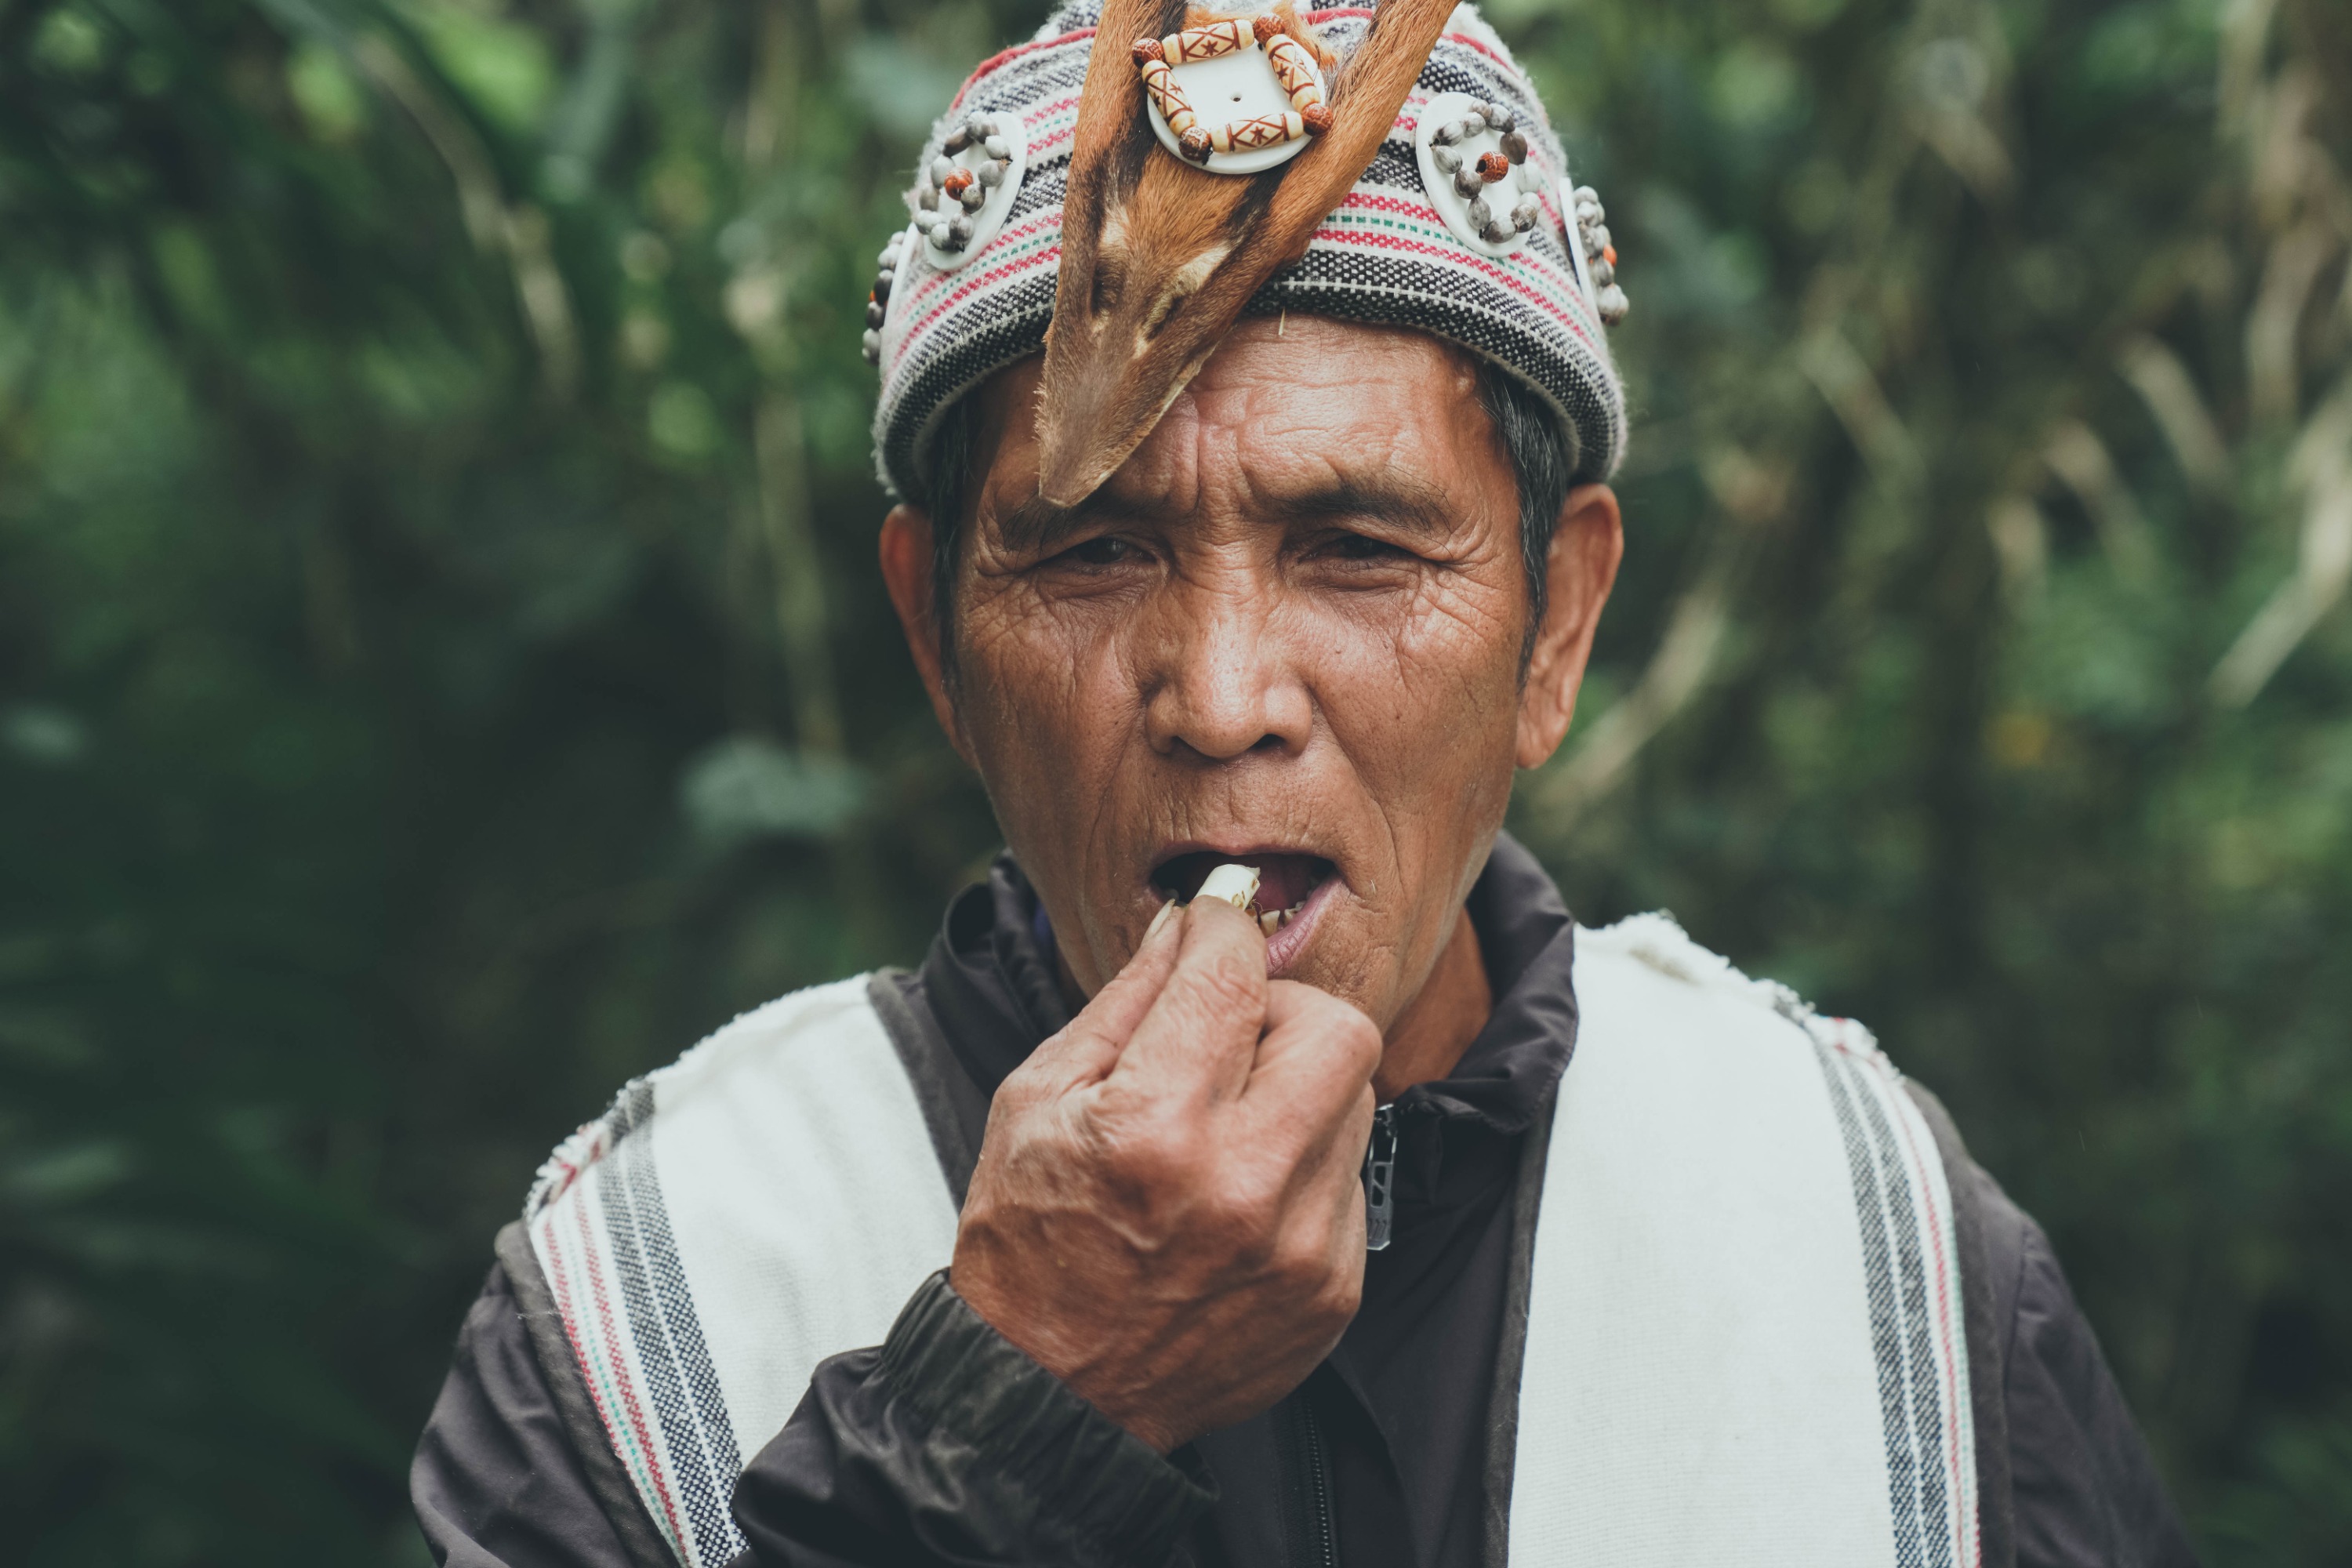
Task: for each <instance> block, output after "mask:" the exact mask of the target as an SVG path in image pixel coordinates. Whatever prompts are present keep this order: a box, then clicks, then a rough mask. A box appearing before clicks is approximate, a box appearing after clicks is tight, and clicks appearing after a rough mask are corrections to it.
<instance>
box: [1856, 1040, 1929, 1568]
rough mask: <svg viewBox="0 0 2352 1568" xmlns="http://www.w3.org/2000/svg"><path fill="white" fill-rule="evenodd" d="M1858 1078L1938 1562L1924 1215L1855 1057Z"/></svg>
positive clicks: (1925, 1511) (1924, 1507)
mask: <svg viewBox="0 0 2352 1568" xmlns="http://www.w3.org/2000/svg"><path fill="white" fill-rule="evenodd" d="M1847 1070H1848V1071H1849V1072H1851V1073H1852V1074H1853V1075H1854V1076H1855V1079H1856V1082H1855V1085H1854V1088H1855V1095H1854V1098H1855V1099H1856V1100H1858V1101H1859V1102H1860V1104H1861V1108H1862V1115H1863V1122H1864V1126H1866V1127H1867V1128H1868V1129H1869V1131H1870V1142H1871V1148H1872V1152H1874V1154H1875V1155H1876V1156H1877V1159H1878V1163H1879V1168H1880V1169H1881V1170H1883V1171H1885V1172H1886V1173H1887V1175H1886V1181H1885V1187H1886V1200H1887V1209H1888V1211H1889V1215H1890V1219H1891V1222H1892V1226H1893V1228H1894V1232H1895V1262H1896V1268H1895V1279H1897V1280H1898V1281H1899V1282H1900V1284H1901V1287H1902V1305H1903V1322H1904V1336H1903V1349H1904V1356H1905V1362H1906V1367H1907V1377H1908V1380H1909V1383H1910V1385H1911V1429H1912V1439H1913V1441H1914V1442H1915V1443H1916V1446H1917V1451H1918V1455H1919V1494H1920V1510H1921V1513H1922V1515H1923V1516H1924V1517H1923V1518H1922V1521H1921V1527H1922V1530H1923V1531H1924V1533H1925V1535H1926V1538H1927V1563H1929V1564H1930V1565H1931V1568H1933V1565H1936V1564H1939V1563H1948V1562H1949V1561H1950V1555H1949V1554H1950V1546H1951V1541H1952V1530H1951V1498H1950V1495H1949V1492H1948V1489H1947V1488H1946V1486H1945V1484H1944V1461H1945V1458H1946V1449H1945V1444H1944V1391H1943V1382H1942V1379H1940V1378H1939V1377H1937V1375H1936V1352H1935V1346H1934V1344H1933V1343H1932V1338H1933V1332H1932V1325H1931V1321H1930V1319H1929V1316H1928V1306H1927V1258H1926V1256H1925V1255H1924V1253H1923V1251H1922V1249H1921V1247H1920V1246H1919V1231H1920V1226H1921V1222H1922V1220H1923V1219H1925V1218H1927V1217H1929V1216H1924V1215H1919V1214H1918V1212H1917V1205H1915V1204H1914V1203H1913V1201H1912V1192H1911V1179H1910V1169H1911V1167H1910V1163H1909V1162H1908V1161H1907V1160H1906V1158H1905V1154H1904V1149H1903V1145H1902V1142H1901V1140H1900V1139H1899V1138H1898V1137H1897V1136H1896V1134H1895V1129H1894V1128H1893V1126H1891V1125H1890V1124H1889V1123H1888V1121H1887V1119H1886V1107H1885V1104H1884V1103H1883V1102H1882V1101H1881V1100H1879V1097H1878V1096H1877V1095H1876V1094H1875V1093H1873V1092H1871V1091H1870V1089H1869V1087H1868V1086H1867V1085H1864V1084H1863V1083H1861V1082H1860V1081H1859V1079H1860V1076H1861V1074H1862V1073H1863V1072H1864V1071H1865V1070H1866V1069H1865V1068H1862V1067H1860V1066H1859V1065H1857V1064H1853V1063H1851V1062H1849V1063H1848V1064H1847Z"/></svg>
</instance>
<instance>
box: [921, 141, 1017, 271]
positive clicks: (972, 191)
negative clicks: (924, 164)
mask: <svg viewBox="0 0 2352 1568" xmlns="http://www.w3.org/2000/svg"><path fill="white" fill-rule="evenodd" d="M1028 154H1029V136H1028V132H1027V130H1026V128H1025V127H1024V125H1023V124H1022V121H1021V117H1020V116H1019V115H1017V114H973V115H968V116H966V117H965V119H964V121H962V123H961V124H959V125H957V126H956V127H955V128H954V129H953V130H951V131H950V132H948V134H947V137H946V139H945V141H944V142H942V144H941V146H940V152H939V154H938V156H936V157H934V158H933V159H932V160H931V163H930V166H929V168H928V169H926V170H925V171H924V172H923V176H924V177H923V180H922V182H921V184H918V185H917V186H916V187H915V227H916V229H917V231H918V232H919V234H920V235H921V236H922V245H923V259H924V260H925V261H928V262H929V263H930V264H931V266H932V267H933V268H937V269H938V270H939V271H941V272H953V271H955V270H956V269H957V268H961V267H962V266H964V265H965V264H966V263H968V262H969V261H971V258H973V257H975V256H977V255H979V254H980V253H981V252H982V250H984V249H986V248H987V247H988V242H989V241H990V240H992V239H993V238H995V237H996V236H997V232H998V231H999V230H1001V229H1002V228H1003V226H1004V220H1005V218H1006V216H1008V215H1010V214H1011V212H1012V211H1013V198H1014V197H1015V196H1017V195H1020V194H1021V176H1022V174H1023V173H1024V171H1025V170H1026V169H1027V167H1028V162H1029V158H1028Z"/></svg>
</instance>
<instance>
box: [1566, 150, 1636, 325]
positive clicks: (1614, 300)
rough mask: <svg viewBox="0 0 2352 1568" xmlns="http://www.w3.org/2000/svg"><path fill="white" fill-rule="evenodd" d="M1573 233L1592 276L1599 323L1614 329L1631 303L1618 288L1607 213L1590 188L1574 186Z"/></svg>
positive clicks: (1615, 261) (1594, 303)
mask: <svg viewBox="0 0 2352 1568" xmlns="http://www.w3.org/2000/svg"><path fill="white" fill-rule="evenodd" d="M1575 202H1576V233H1577V237H1578V238H1580V240H1582V241H1583V242H1584V264H1585V267H1586V269H1587V270H1589V271H1590V272H1591V275H1592V289H1593V295H1592V302H1593V305H1594V306H1595V308H1597V309H1598V310H1600V312H1601V325H1602V326H1604V327H1613V326H1615V325H1616V324H1617V323H1618V322H1620V321H1623V320H1624V319H1625V313H1626V312H1627V311H1628V310H1632V309H1633V301H1632V300H1628V299H1626V298H1625V290H1624V289H1620V288H1619V287H1618V286H1617V247H1615V246H1614V245H1612V244H1611V243H1610V242H1609V213H1608V211H1607V209H1606V208H1604V207H1602V206H1601V197H1600V196H1599V195H1596V194H1595V193H1594V191H1593V189H1592V187H1591V185H1579V186H1577V187H1576V195H1575Z"/></svg>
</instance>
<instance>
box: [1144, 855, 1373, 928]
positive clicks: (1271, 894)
mask: <svg viewBox="0 0 2352 1568" xmlns="http://www.w3.org/2000/svg"><path fill="white" fill-rule="evenodd" d="M1235 861H1237V862H1239V863H1240V864H1242V865H1244V866H1253V867H1255V868H1257V878H1258V881H1257V897H1256V899H1255V900H1253V901H1252V902H1251V904H1250V909H1249V912H1250V913H1251V914H1252V915H1254V916H1255V917H1256V919H1257V924H1258V929H1259V930H1260V931H1264V932H1265V934H1266V935H1267V936H1269V937H1271V936H1273V935H1274V933H1275V932H1276V931H1280V930H1282V929H1283V928H1284V927H1286V926H1287V925H1288V924H1290V922H1291V921H1294V920H1296V919H1297V918H1298V916H1299V914H1300V913H1301V912H1302V911H1303V910H1305V909H1306V907H1307V900H1308V899H1310V898H1312V897H1313V896H1314V894H1315V889H1318V888H1319V887H1321V886H1322V885H1323V884H1324V883H1325V882H1328V881H1329V880H1330V879H1331V875H1332V873H1333V872H1334V871H1335V870H1337V869H1338V868H1336V867H1335V866H1333V865H1332V863H1331V862H1330V861H1328V860H1326V859H1324V858H1322V857H1321V856H1319V855H1299V854H1294V853H1290V852H1287V851H1281V850H1264V851H1260V850H1255V849H1253V850H1250V851H1247V852H1246V853H1244V854H1238V855H1228V854H1225V853H1223V852H1222V851H1218V850H1213V849H1198V850H1194V851H1192V852H1191V853H1189V854H1184V855H1176V856H1171V858H1168V859H1166V860H1163V861H1161V862H1160V864H1159V865H1158V866H1157V867H1155V868H1152V872H1151V885H1152V886H1153V887H1155V888H1158V889H1160V891H1162V892H1164V893H1167V894H1170V895H1171V896H1172V897H1174V898H1176V899H1178V900H1181V901H1183V902H1185V903H1190V902H1192V898H1193V895H1195V894H1196V893H1198V892H1199V891H1200V890H1201V884H1202V882H1204V881H1206V880H1208V877H1209V873H1210V872H1211V871H1213V870H1214V869H1215V868H1217V867H1219V866H1223V865H1225V864H1227V863H1228V862H1235Z"/></svg>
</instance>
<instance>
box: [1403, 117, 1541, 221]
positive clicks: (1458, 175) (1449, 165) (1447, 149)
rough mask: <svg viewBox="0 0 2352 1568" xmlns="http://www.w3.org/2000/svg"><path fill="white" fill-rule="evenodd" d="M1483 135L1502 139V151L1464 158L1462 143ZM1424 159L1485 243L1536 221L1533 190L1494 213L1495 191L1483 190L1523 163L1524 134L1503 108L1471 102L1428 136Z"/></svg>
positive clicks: (1537, 205) (1538, 216)
mask: <svg viewBox="0 0 2352 1568" xmlns="http://www.w3.org/2000/svg"><path fill="white" fill-rule="evenodd" d="M1489 131H1492V132H1496V133H1498V134H1499V135H1500V136H1501V137H1502V139H1503V142H1502V150H1501V151H1500V152H1488V153H1479V154H1477V155H1476V156H1475V157H1465V155H1464V149H1463V147H1462V143H1463V142H1466V141H1468V140H1470V139H1471V138H1472V137H1474V136H1482V135H1484V134H1486V132H1489ZM1429 156H1430V160H1431V161H1432V162H1433V163H1435V164H1436V165H1437V170H1438V173H1440V174H1447V175H1451V176H1452V177H1453V180H1454V195H1458V196H1460V197H1461V198H1462V199H1463V200H1464V201H1465V202H1467V203H1469V204H1470V206H1469V211H1468V213H1467V215H1466V216H1467V217H1468V218H1469V222H1470V226H1471V228H1472V229H1474V230H1475V231H1476V233H1477V235H1478V237H1479V238H1481V239H1483V240H1485V241H1486V242H1487V243H1488V244H1489V245H1505V244H1508V243H1509V242H1510V241H1511V240H1513V239H1515V238H1517V237H1518V236H1520V235H1523V234H1525V233H1527V232H1528V230H1529V229H1531V228H1533V227H1535V226H1536V225H1537V224H1538V222H1540V221H1541V220H1542V217H1543V206H1542V204H1540V203H1539V202H1538V201H1537V200H1536V196H1535V193H1534V192H1533V191H1526V190H1522V191H1521V192H1520V193H1519V195H1518V199H1517V201H1514V202H1513V203H1512V204H1511V205H1510V206H1509V207H1508V208H1507V209H1505V210H1497V209H1498V208H1500V205H1501V204H1500V202H1499V201H1498V200H1497V199H1496V197H1497V196H1498V195H1500V193H1493V192H1490V190H1489V187H1491V186H1495V185H1499V184H1502V183H1503V182H1504V181H1505V180H1506V179H1508V178H1509V177H1510V174H1511V171H1512V170H1513V169H1515V168H1517V167H1518V166H1519V165H1520V164H1522V163H1526V162H1527V161H1528V138H1527V132H1523V131H1521V130H1520V129H1519V125H1518V120H1517V116H1515V115H1513V114H1512V112H1511V111H1510V110H1509V109H1508V108H1507V106H1505V105H1503V104H1499V103H1474V104H1472V105H1471V106H1470V107H1469V108H1468V109H1466V110H1463V113H1462V117H1461V118H1460V119H1459V120H1450V121H1446V122H1445V123H1444V124H1443V125H1441V126H1439V127H1438V128H1437V129H1436V130H1434V131H1433V132H1430V134H1429Z"/></svg>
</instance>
